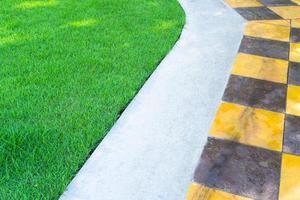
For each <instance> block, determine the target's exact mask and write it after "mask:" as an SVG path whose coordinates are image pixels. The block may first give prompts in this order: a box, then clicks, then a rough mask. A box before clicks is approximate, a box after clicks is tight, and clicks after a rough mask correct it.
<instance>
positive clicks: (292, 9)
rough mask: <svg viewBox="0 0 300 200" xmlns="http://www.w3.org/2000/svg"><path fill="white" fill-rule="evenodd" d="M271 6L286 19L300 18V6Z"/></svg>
mask: <svg viewBox="0 0 300 200" xmlns="http://www.w3.org/2000/svg"><path fill="white" fill-rule="evenodd" d="M269 8H270V9H271V10H272V11H273V12H275V13H276V14H278V15H279V16H280V17H282V18H284V19H297V18H300V6H277V7H269Z"/></svg>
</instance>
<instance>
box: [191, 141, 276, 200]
mask: <svg viewBox="0 0 300 200" xmlns="http://www.w3.org/2000/svg"><path fill="white" fill-rule="evenodd" d="M280 164H281V155H280V153H279V152H275V151H270V150H266V149H262V148H256V147H252V146H247V145H243V144H239V143H235V142H231V141H226V140H219V139H214V138H209V139H208V142H207V144H206V146H205V147H204V150H203V153H202V155H201V159H200V163H199V165H198V166H197V168H196V171H195V174H194V181H195V182H197V183H200V184H203V185H206V186H208V187H211V188H217V189H221V190H224V191H226V192H230V193H233V194H237V195H241V196H245V197H249V198H252V199H266V200H277V199H278V190H279V178H280Z"/></svg>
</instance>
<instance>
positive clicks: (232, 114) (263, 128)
mask: <svg viewBox="0 0 300 200" xmlns="http://www.w3.org/2000/svg"><path fill="white" fill-rule="evenodd" d="M283 127H284V114H282V113H276V112H270V111H266V110H262V109H256V108H251V107H247V106H241V105H237V104H232V103H226V102H224V103H222V104H221V106H220V108H219V110H218V112H217V114H216V117H215V120H214V122H213V125H212V128H211V130H210V135H211V136H212V137H216V138H221V139H228V140H232V141H235V142H239V143H243V144H247V145H253V146H258V147H262V148H266V149H270V150H274V151H281V150H282V138H283Z"/></svg>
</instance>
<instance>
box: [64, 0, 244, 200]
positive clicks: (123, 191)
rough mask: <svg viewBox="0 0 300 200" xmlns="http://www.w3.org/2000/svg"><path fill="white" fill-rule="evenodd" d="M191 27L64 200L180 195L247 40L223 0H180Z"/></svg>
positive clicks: (151, 199) (171, 199)
mask: <svg viewBox="0 0 300 200" xmlns="http://www.w3.org/2000/svg"><path fill="white" fill-rule="evenodd" d="M180 4H181V5H182V7H183V9H184V11H185V13H186V25H185V27H184V29H183V32H182V35H181V38H180V39H179V41H178V42H177V43H176V45H175V46H174V48H173V50H172V51H171V52H170V53H169V54H168V55H167V57H166V58H165V59H164V60H163V61H162V63H161V64H160V65H159V66H158V67H157V69H156V71H155V72H154V73H153V74H152V76H151V77H150V79H149V80H148V81H147V82H146V84H145V85H144V86H143V88H142V89H141V90H140V92H139V93H138V95H137V96H136V97H135V98H134V100H133V101H132V102H131V104H130V105H129V106H128V108H127V109H126V110H125V112H124V113H123V114H122V116H121V118H120V119H119V120H118V121H117V123H116V124H115V125H114V127H113V128H112V129H111V131H110V132H109V133H108V135H107V136H106V137H105V139H104V140H103V142H102V143H101V144H100V145H99V146H98V147H97V149H96V150H95V152H94V153H93V154H92V156H91V157H90V158H89V160H88V161H87V162H86V164H85V165H84V166H83V167H82V169H81V170H80V171H79V173H78V174H77V176H76V177H75V178H74V179H73V181H72V182H71V183H70V185H69V186H68V188H67V190H66V191H65V193H64V194H63V195H62V196H61V200H157V199H163V200H177V199H178V200H182V199H184V197H185V195H186V192H187V188H188V185H189V183H190V181H191V179H192V175H193V172H194V169H195V166H196V164H197V162H198V158H199V155H200V153H201V151H202V149H203V146H204V144H205V143H206V141H207V133H208V130H209V127H210V125H211V122H212V120H213V117H214V114H215V112H216V110H217V106H218V105H219V103H220V100H221V96H222V93H223V91H224V88H225V83H226V82H227V79H228V76H229V70H230V68H231V64H232V62H233V60H234V57H235V55H236V52H237V50H238V46H239V43H240V41H241V39H242V31H243V22H244V20H243V19H242V18H241V17H240V16H238V14H237V13H235V12H234V11H233V10H232V9H230V8H229V7H227V6H226V5H225V4H224V3H223V2H222V1H221V0H180Z"/></svg>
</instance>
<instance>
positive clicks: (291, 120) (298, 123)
mask: <svg viewBox="0 0 300 200" xmlns="http://www.w3.org/2000/svg"><path fill="white" fill-rule="evenodd" d="M283 151H284V152H286V153H290V154H296V155H300V117H297V116H293V115H286V118H285V129H284V144H283Z"/></svg>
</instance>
